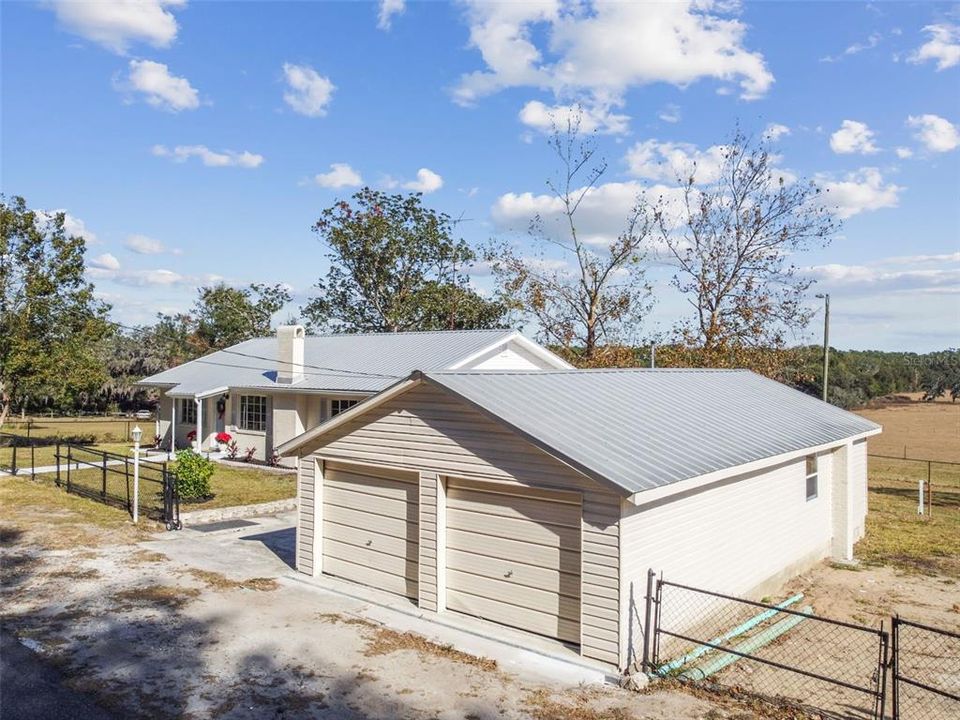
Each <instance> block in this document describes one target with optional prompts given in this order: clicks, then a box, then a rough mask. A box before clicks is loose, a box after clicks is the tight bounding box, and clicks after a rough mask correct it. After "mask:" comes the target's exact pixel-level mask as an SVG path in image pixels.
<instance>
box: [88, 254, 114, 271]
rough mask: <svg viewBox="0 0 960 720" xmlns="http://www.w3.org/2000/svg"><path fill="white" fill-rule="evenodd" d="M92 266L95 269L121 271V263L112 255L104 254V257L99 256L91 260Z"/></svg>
mask: <svg viewBox="0 0 960 720" xmlns="http://www.w3.org/2000/svg"><path fill="white" fill-rule="evenodd" d="M90 265H91V266H92V267H95V268H100V269H101V270H119V269H120V261H119V260H117V258H116V257H114V256H113V255H111V254H110V253H103V255H97V257H95V258H90Z"/></svg>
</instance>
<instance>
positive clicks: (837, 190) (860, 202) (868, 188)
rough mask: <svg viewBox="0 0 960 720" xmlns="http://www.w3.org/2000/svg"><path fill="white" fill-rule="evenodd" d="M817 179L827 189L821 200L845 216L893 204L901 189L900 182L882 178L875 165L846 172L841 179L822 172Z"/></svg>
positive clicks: (842, 216)
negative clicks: (834, 178) (825, 175)
mask: <svg viewBox="0 0 960 720" xmlns="http://www.w3.org/2000/svg"><path fill="white" fill-rule="evenodd" d="M818 180H819V181H820V186H821V187H822V188H823V189H824V190H826V195H825V198H824V202H825V203H826V204H827V206H828V207H830V208H831V209H833V211H834V212H835V213H836V214H837V216H838V217H839V218H841V219H844V220H846V219H847V218H851V217H853V216H854V215H858V214H860V213H862V212H866V211H868V210H879V209H881V208H891V207H896V206H897V203H898V202H899V196H900V192H901V191H902V190H903V188H902V187H900V186H899V185H894V184H893V183H891V182H885V181H884V179H883V175H882V174H881V173H880V170H878V169H877V168H875V167H865V168H860V169H859V170H857V171H856V172H852V173H848V174H847V175H846V177H845V178H844V179H843V180H832V179H830V178H828V177H824V176H821V177H819V178H818Z"/></svg>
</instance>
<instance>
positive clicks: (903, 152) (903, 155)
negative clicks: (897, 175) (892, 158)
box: [895, 147, 913, 160]
mask: <svg viewBox="0 0 960 720" xmlns="http://www.w3.org/2000/svg"><path fill="white" fill-rule="evenodd" d="M895 152H896V153H897V157H898V158H900V159H901V160H906V159H907V158H912V157H913V150H911V149H910V148H908V147H898V148H897V149H896V151H895Z"/></svg>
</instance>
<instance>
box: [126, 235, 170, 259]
mask: <svg viewBox="0 0 960 720" xmlns="http://www.w3.org/2000/svg"><path fill="white" fill-rule="evenodd" d="M123 245H124V247H126V248H127V250H130V251H132V252H135V253H137V254H138V255H160V254H161V253H165V252H166V251H167V248H166V246H164V244H163V243H162V242H160V241H159V240H154V239H153V238H151V237H147V236H146V235H130V236H129V237H128V238H127V239H126V241H125V242H124V243H123Z"/></svg>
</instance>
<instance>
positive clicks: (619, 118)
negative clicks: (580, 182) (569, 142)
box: [520, 100, 630, 135]
mask: <svg viewBox="0 0 960 720" xmlns="http://www.w3.org/2000/svg"><path fill="white" fill-rule="evenodd" d="M578 115H579V118H580V131H581V132H584V133H592V132H594V131H596V132H599V133H603V134H609V135H622V134H624V133H626V132H628V130H629V122H630V116H629V115H619V114H617V113H614V112H612V111H611V109H610V108H609V107H606V108H604V107H600V106H598V105H594V106H592V107H586V106H582V105H580V106H578V105H562V104H561V105H546V104H545V103H542V102H540V101H539V100H531V101H530V102H528V103H527V104H526V105H524V106H523V108H522V109H521V110H520V122H522V123H523V124H524V125H527V126H528V127H532V128H534V129H535V130H539V131H540V132H543V133H549V132H551V131H552V130H553V126H554V124H556V126H557V127H558V128H561V129H562V128H564V127H566V125H567V123H568V122H570V121H573V120H576V118H577V116H578Z"/></svg>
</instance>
